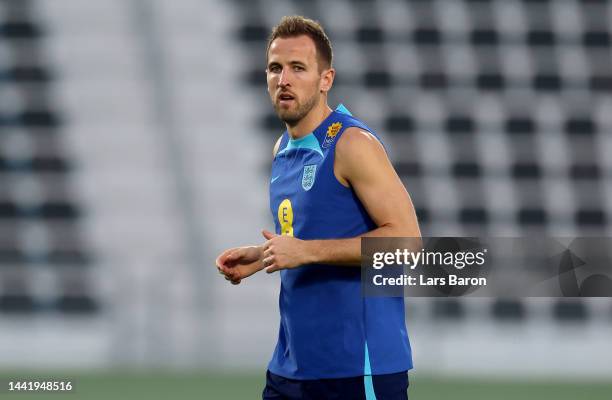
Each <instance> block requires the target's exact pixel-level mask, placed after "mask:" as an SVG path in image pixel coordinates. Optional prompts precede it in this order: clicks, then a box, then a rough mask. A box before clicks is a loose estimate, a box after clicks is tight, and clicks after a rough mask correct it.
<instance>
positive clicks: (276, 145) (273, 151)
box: [272, 133, 285, 158]
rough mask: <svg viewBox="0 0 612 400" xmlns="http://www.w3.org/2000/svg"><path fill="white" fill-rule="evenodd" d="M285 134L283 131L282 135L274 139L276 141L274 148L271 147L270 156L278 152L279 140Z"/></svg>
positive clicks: (274, 155)
mask: <svg viewBox="0 0 612 400" xmlns="http://www.w3.org/2000/svg"><path fill="white" fill-rule="evenodd" d="M284 135H285V134H284V133H283V134H282V135H280V136H279V137H278V139H276V143H275V144H274V148H273V149H272V158H274V157H276V153H278V149H279V147H280V144H281V141H282V140H283V136H284Z"/></svg>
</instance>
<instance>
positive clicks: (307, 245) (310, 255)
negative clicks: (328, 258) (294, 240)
mask: <svg viewBox="0 0 612 400" xmlns="http://www.w3.org/2000/svg"><path fill="white" fill-rule="evenodd" d="M302 242H303V248H304V251H303V257H304V260H303V263H302V264H316V263H319V262H320V260H319V251H318V248H319V247H318V240H303V241H302Z"/></svg>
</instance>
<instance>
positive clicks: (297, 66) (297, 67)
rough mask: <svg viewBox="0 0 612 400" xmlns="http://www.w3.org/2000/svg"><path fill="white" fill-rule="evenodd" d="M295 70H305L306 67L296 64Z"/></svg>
mask: <svg viewBox="0 0 612 400" xmlns="http://www.w3.org/2000/svg"><path fill="white" fill-rule="evenodd" d="M293 70H294V71H303V70H304V67H301V66H299V65H296V66H294V67H293Z"/></svg>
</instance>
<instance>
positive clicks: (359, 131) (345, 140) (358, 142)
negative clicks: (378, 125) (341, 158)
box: [336, 126, 382, 155]
mask: <svg viewBox="0 0 612 400" xmlns="http://www.w3.org/2000/svg"><path fill="white" fill-rule="evenodd" d="M379 146H380V147H382V144H381V143H380V141H379V140H378V138H377V137H376V136H375V135H374V134H373V133H372V132H370V131H369V130H367V129H364V128H362V127H359V126H350V127H348V128H346V129H345V130H344V132H343V133H342V136H341V137H340V139H338V143H337V144H336V155H338V154H342V153H349V152H353V151H357V150H359V149H362V148H372V147H379Z"/></svg>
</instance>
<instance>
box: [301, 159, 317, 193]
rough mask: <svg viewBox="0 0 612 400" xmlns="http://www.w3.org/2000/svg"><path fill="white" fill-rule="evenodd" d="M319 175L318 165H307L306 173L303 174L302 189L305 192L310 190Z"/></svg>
mask: <svg viewBox="0 0 612 400" xmlns="http://www.w3.org/2000/svg"><path fill="white" fill-rule="evenodd" d="M316 173H317V164H311V165H305V166H304V172H303V173H302V188H303V189H304V190H310V189H311V188H312V185H314V182H315V175H316Z"/></svg>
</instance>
